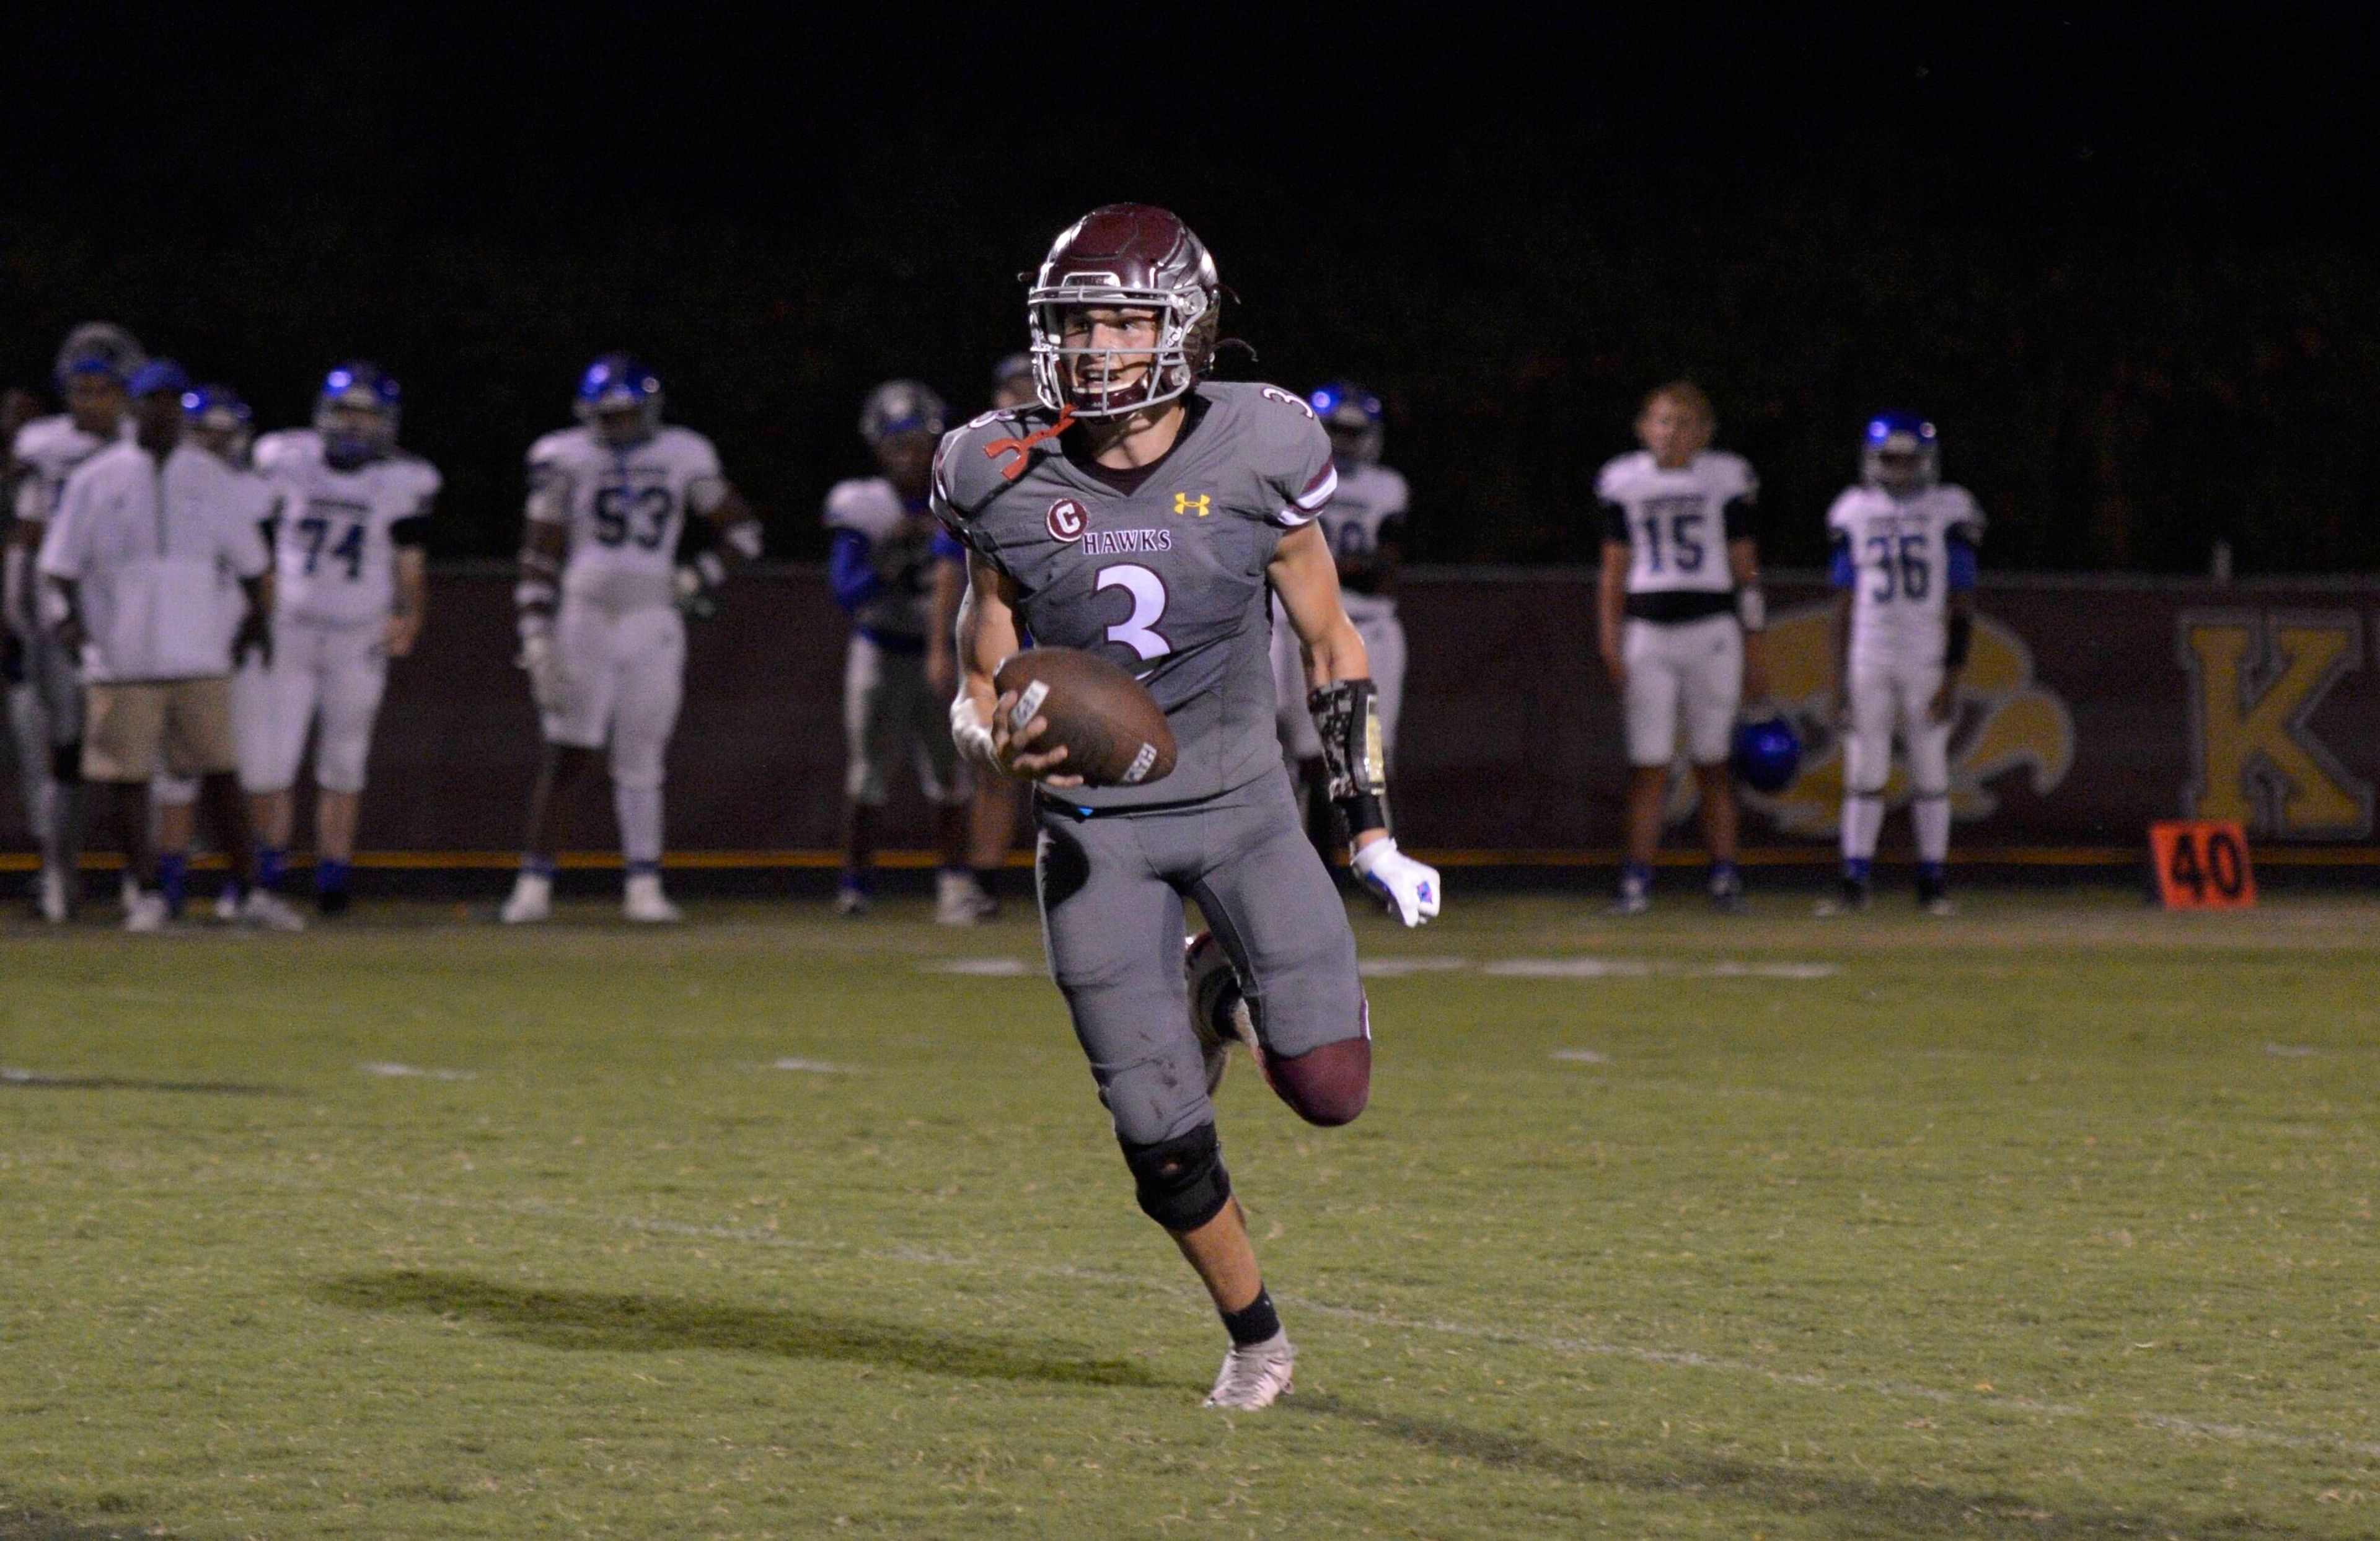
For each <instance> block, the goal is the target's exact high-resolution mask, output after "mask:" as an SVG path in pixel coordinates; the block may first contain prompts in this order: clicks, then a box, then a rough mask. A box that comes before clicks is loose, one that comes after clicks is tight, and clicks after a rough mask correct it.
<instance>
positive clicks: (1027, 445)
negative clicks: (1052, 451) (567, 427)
mask: <svg viewBox="0 0 2380 1541" xmlns="http://www.w3.org/2000/svg"><path fill="white" fill-rule="evenodd" d="M1074 426H1075V404H1074V403H1073V402H1071V401H1070V402H1068V403H1067V404H1066V406H1065V409H1064V410H1063V411H1062V412H1060V413H1059V414H1058V420H1057V421H1056V422H1053V423H1051V424H1050V426H1049V427H1047V428H1037V429H1035V430H1034V431H1032V432H1030V433H1027V434H1026V435H1025V436H1024V437H1023V438H1018V437H1016V436H1014V435H1013V434H1012V435H1011V436H1009V437H1008V438H1005V439H994V440H993V441H992V442H991V443H988V444H986V445H984V446H983V453H984V454H985V455H987V456H989V457H990V458H991V459H993V460H997V459H999V458H1000V457H1001V456H1002V455H1015V456H1016V458H1015V459H1014V460H1012V461H1010V462H1009V463H1008V464H1007V465H1005V466H1002V467H1001V468H1000V474H1001V475H1002V476H1003V477H1006V478H1007V479H1009V480H1011V481H1014V480H1015V479H1017V478H1018V477H1021V476H1023V475H1024V474H1025V468H1026V467H1027V466H1030V465H1032V464H1033V446H1034V445H1036V444H1038V443H1043V442H1044V441H1046V440H1050V439H1055V438H1056V437H1057V436H1058V435H1059V434H1061V433H1063V432H1065V431H1066V430H1068V429H1070V428H1072V427H1074Z"/></svg>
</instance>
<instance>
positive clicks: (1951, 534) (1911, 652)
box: [1827, 485, 1984, 671]
mask: <svg viewBox="0 0 2380 1541" xmlns="http://www.w3.org/2000/svg"><path fill="white" fill-rule="evenodd" d="M1827 533H1828V535H1829V536H1830V537H1831V538H1832V540H1833V541H1834V559H1833V562H1832V564H1831V565H1832V571H1831V573H1830V575H1829V576H1830V577H1831V578H1832V580H1833V582H1834V586H1835V587H1836V588H1848V589H1850V590H1851V591H1852V637H1851V666H1852V669H1853V670H1854V671H1858V670H1864V669H1879V668H1881V669H1890V668H1933V667H1935V666H1937V665H1938V664H1940V663H1941V661H1942V654H1943V650H1944V649H1945V648H1946V647H1947V646H1948V645H1949V627H1948V625H1947V622H1946V620H1945V616H1946V614H1947V607H1946V605H1945V602H1944V596H1945V595H1947V594H1948V593H1949V592H1950V591H1951V590H1953V589H1961V588H1973V587H1974V586H1975V550H1976V547H1977V546H1979V545H1980V544H1982V542H1983V538H1984V515H1983V510H1981V509H1979V508H1977V507H1976V506H1975V500H1974V499H1973V497H1971V496H1969V495H1968V493H1967V490H1966V489H1965V488H1963V487H1952V486H1948V485H1944V486H1938V487H1929V488H1927V489H1925V491H1922V492H1919V493H1917V494H1916V495H1915V496H1913V497H1907V498H1896V497H1894V496H1892V495H1891V494H1890V493H1888V492H1887V491H1883V490H1882V489H1881V488H1876V487H1852V488H1847V489H1845V490H1844V491H1843V495H1842V496H1840V497H1839V498H1837V499H1836V500H1835V505H1834V507H1832V508H1830V509H1828V511H1827Z"/></svg>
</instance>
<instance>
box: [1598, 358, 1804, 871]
mask: <svg viewBox="0 0 2380 1541" xmlns="http://www.w3.org/2000/svg"><path fill="white" fill-rule="evenodd" d="M1717 430H1718V417H1717V414H1715V413H1714V412H1713V411H1712V410H1711V404H1710V398H1709V397H1708V396H1706V395H1705V394H1703V393H1702V391H1701V389H1700V388H1699V387H1697V386H1695V385H1694V384H1693V383H1692V382H1687V381H1682V380H1680V381H1672V382H1670V383H1669V384H1667V385H1662V386H1660V387H1658V388H1657V389H1656V390H1655V391H1654V392H1653V393H1652V394H1650V395H1648V396H1646V397H1645V406H1644V408H1643V410H1641V411H1640V412H1639V413H1638V414H1637V417H1636V439H1637V442H1638V443H1641V444H1643V445H1644V446H1645V447H1644V448H1643V449H1642V450H1640V451H1638V452H1637V453H1635V454H1633V455H1621V456H1620V457H1619V458H1617V459H1615V460H1613V461H1611V462H1609V464H1607V465H1606V466H1605V467H1603V470H1602V472H1601V474H1599V475H1598V476H1597V478H1596V480H1595V495H1596V499H1597V502H1598V504H1600V505H1601V507H1602V513H1603V574H1602V578H1601V581H1600V582H1599V584H1598V585H1597V590H1596V601H1597V602H1596V621H1597V640H1598V641H1599V642H1600V644H1601V646H1602V650H1603V663H1604V667H1605V668H1606V669H1607V670H1609V672H1610V674H1611V683H1612V685H1613V686H1614V687H1615V688H1617V689H1618V690H1619V692H1620V697H1621V714H1622V716H1623V717H1624V718H1625V720H1626V722H1627V726H1628V763H1629V765H1630V767H1631V768H1632V770H1631V774H1630V779H1629V784H1628V830H1627V862H1626V865H1625V866H1623V867H1622V868H1621V873H1620V892H1619V896H1618V897H1617V898H1616V899H1615V900H1613V902H1612V905H1611V910H1612V913H1613V914H1615V915H1641V914H1643V913H1644V912H1645V910H1647V909H1650V908H1651V907H1652V904H1653V853H1654V851H1655V849H1657V848H1658V846H1659V844H1660V843H1661V811H1662V804H1663V802H1664V801H1665V800H1666V799H1667V797H1668V795H1669V783H1670V764H1671V762H1672V761H1674V760H1675V759H1676V758H1678V749H1679V740H1680V738H1681V736H1682V737H1683V739H1684V748H1685V752H1686V758H1687V760H1688V762H1689V763H1691V764H1692V765H1693V767H1694V781H1695V783H1697V786H1698V788H1699V790H1700V792H1701V795H1702V796H1701V801H1702V824H1703V838H1704V840H1705V841H1706V843H1708V845H1709V847H1710V858H1711V860H1710V878H1709V889H1710V898H1711V903H1712V904H1715V905H1717V906H1718V908H1719V909H1721V910H1723V911H1730V912H1732V911H1736V910H1740V909H1742V908H1743V874H1742V873H1741V872H1740V871H1739V870H1738V869H1737V868H1736V864H1735V851H1736V846H1735V839H1736V807H1735V785H1734V778H1733V777H1732V775H1731V774H1730V771H1729V765H1728V758H1729V751H1730V739H1731V737H1732V734H1734V731H1735V719H1736V713H1737V710H1739V708H1740V707H1741V706H1742V705H1743V700H1744V698H1745V697H1746V696H1747V695H1749V696H1750V697H1751V698H1754V699H1755V700H1756V699H1758V698H1760V697H1763V696H1765V695H1767V693H1768V686H1767V671H1766V670H1765V669H1764V668H1763V666H1762V658H1761V647H1760V634H1761V631H1762V629H1763V628H1764V627H1765V626H1766V625H1767V613H1768V612H1767V598H1766V596H1765V595H1764V594H1763V592H1762V590H1761V587H1760V551H1759V548H1758V546H1757V545H1756V544H1755V540H1754V529H1753V518H1754V509H1755V502H1756V500H1757V498H1758V496H1759V490H1760V484H1759V481H1758V479H1756V478H1755V477H1754V476H1753V474H1752V467H1750V466H1749V465H1747V464H1745V463H1744V461H1743V458H1742V457H1741V456H1739V455H1729V454H1727V453H1726V452H1724V451H1721V450H1714V449H1712V448H1711V447H1710V442H1711V435H1712V434H1713V433H1714V432H1715V431H1717ZM1681 730H1682V734H1681Z"/></svg>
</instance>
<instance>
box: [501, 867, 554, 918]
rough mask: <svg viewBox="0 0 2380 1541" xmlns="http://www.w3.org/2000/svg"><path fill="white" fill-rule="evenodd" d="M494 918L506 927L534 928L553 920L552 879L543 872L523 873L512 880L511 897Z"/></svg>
mask: <svg viewBox="0 0 2380 1541" xmlns="http://www.w3.org/2000/svg"><path fill="white" fill-rule="evenodd" d="M496 918H497V919H499V920H501V921H503V922H504V924H505V925H507V926H535V925H538V924H540V923H541V922H544V921H548V920H551V919H553V877H552V876H551V875H549V874H547V873H543V872H524V873H522V874H521V875H520V876H519V877H517V878H516V879H514V880H513V892H512V895H511V897H509V898H507V899H506V900H505V901H504V908H503V909H500V910H498V911H497V912H496Z"/></svg>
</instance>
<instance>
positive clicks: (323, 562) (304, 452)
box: [255, 428, 438, 625]
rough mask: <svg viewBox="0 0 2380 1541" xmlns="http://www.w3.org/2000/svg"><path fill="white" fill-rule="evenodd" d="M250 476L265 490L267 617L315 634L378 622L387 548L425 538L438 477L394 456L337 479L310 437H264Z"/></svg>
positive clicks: (390, 576)
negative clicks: (268, 506)
mask: <svg viewBox="0 0 2380 1541" xmlns="http://www.w3.org/2000/svg"><path fill="white" fill-rule="evenodd" d="M255 466H256V473H257V475H259V476H261V477H262V478H263V479H265V481H266V483H267V484H268V485H270V486H271V487H272V489H273V495H274V498H275V500H276V504H277V506H276V508H275V510H274V514H275V519H274V530H273V613H275V614H276V615H281V616H285V617H288V618H291V619H294V620H299V621H310V622H314V623H316V624H318V625H361V624H363V623H365V622H369V621H378V620H382V619H384V618H385V617H386V616H387V614H388V613H389V611H390V610H391V609H392V608H393V607H394V606H395V602H396V548H397V547H399V546H419V545H420V544H422V543H423V540H424V539H425V537H426V535H427V533H428V528H429V523H430V505H431V502H432V501H433V500H434V499H435V498H436V497H437V496H438V471H437V468H436V467H432V466H431V464H430V462H428V461H427V460H423V459H421V458H419V456H417V455H407V454H405V453H403V452H401V451H400V452H398V453H396V454H394V455H384V456H383V457H382V458H380V459H378V460H372V461H369V462H367V463H365V464H364V465H361V466H358V467H356V468H355V469H353V470H345V471H343V470H340V469H338V468H336V467H334V466H332V465H331V463H330V462H329V461H328V460H327V459H325V458H324V457H323V455H322V435H321V434H319V433H317V432H315V431H313V430H312V429H310V428H298V429H290V430H288V431H284V432H280V433H268V434H266V435H265V436H264V437H263V438H261V439H259V440H258V441H257V442H256V457H255Z"/></svg>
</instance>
